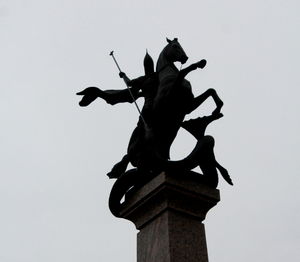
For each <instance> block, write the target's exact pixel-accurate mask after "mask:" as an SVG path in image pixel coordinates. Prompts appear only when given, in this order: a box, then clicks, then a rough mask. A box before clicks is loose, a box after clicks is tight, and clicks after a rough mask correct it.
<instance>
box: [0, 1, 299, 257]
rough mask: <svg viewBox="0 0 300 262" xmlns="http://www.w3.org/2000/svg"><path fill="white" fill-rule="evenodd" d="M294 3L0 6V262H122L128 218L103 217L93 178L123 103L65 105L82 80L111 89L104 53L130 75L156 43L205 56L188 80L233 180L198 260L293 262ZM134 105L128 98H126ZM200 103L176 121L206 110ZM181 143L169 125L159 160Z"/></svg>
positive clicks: (103, 199) (130, 245)
mask: <svg viewBox="0 0 300 262" xmlns="http://www.w3.org/2000/svg"><path fill="white" fill-rule="evenodd" d="M299 8H300V4H299V1H297V0H295V1H292V0H284V1H283V0H272V1H271V0H265V1H261V0H251V1H243V0H242V1H241V0H236V1H235V0H227V1H216V0H210V1H202V0H201V1H199V0H197V1H196V0H195V1H177V0H172V1H170V0H165V1H161V0H160V1H158V0H152V1H147V2H146V1H141V0H139V1H138V0H132V1H129V0H123V1H122V0H119V1H115V0H110V1H104V0H76V1H75V0H73V1H71V0H51V1H50V0H47V1H46V0H39V1H38V0H0V87H1V96H0V100H1V103H0V119H1V131H0V158H1V165H0V210H1V214H0V261H1V262H41V261H42V262H83V261H89V262H99V261H126V262H127V261H128V262H131V261H135V260H136V233H137V231H136V230H135V228H134V225H133V224H131V223H130V222H128V221H125V220H122V219H116V218H114V217H113V216H112V215H111V214H110V212H109V209H108V206H107V201H108V196H109V192H110V189H111V186H112V184H113V181H112V180H109V179H108V178H107V177H106V173H107V172H108V171H109V170H110V169H111V167H112V166H113V165H114V164H115V163H116V162H117V161H118V160H120V158H121V157H122V156H123V154H124V153H125V152H126V148H127V143H128V141H129V137H130V134H131V132H132V130H133V128H134V126H135V124H136V122H137V119H138V115H137V112H136V109H135V108H134V106H133V105H118V106H115V107H111V106H109V105H107V104H106V103H104V102H103V101H100V100H99V101H95V102H94V103H93V104H91V106H89V107H87V108H80V107H79V106H78V101H79V97H76V95H75V93H76V92H78V91H80V90H82V89H84V88H86V87H88V86H99V87H101V88H103V89H106V88H110V89H121V88H124V87H125V86H124V83H123V82H122V80H121V79H120V78H119V77H118V71H117V68H116V67H115V65H114V64H113V61H112V60H111V57H110V56H109V52H110V51H111V50H115V54H116V57H117V59H118V60H119V63H120V65H121V67H122V69H123V71H125V72H126V73H127V74H128V76H129V77H137V76H140V75H142V73H143V66H142V61H143V57H144V54H145V50H146V48H148V50H149V53H150V54H151V55H152V57H153V58H154V60H155V61H156V60H157V57H158V55H159V53H160V51H161V50H162V48H163V47H164V46H165V44H166V41H165V37H169V38H172V39H173V38H174V37H178V38H179V41H180V43H181V45H182V47H183V48H184V49H185V51H186V53H187V55H188V56H189V57H190V59H189V61H188V64H189V63H192V62H196V61H199V60H200V59H203V58H205V59H207V61H208V63H207V66H206V68H205V69H203V70H198V71H195V72H193V73H191V74H190V75H188V77H187V78H188V79H189V80H190V81H191V83H192V87H193V92H194V94H195V95H198V94H201V93H202V92H204V91H205V90H206V89H207V88H211V87H213V88H215V89H216V90H217V92H218V94H219V95H220V97H221V98H222V99H223V101H224V103H225V105H224V108H223V113H224V118H222V119H220V120H219V121H217V122H214V123H213V124H211V126H209V128H208V130H207V134H210V135H213V136H214V137H215V139H216V147H215V152H216V157H217V159H218V160H219V162H220V163H222V164H223V165H224V166H225V167H226V168H227V169H228V170H229V171H230V174H231V176H232V179H233V182H234V184H235V185H234V187H230V186H229V185H227V184H225V182H224V181H223V180H221V181H220V184H219V189H220V191H221V202H220V203H219V204H218V205H217V206H216V207H215V208H214V209H213V210H211V211H210V213H209V214H208V216H207V219H206V221H205V225H206V234H207V244H208V251H209V257H210V261H212V262H229V261H230V262H240V261H243V262H250V261H251V262H252V261H261V262H265V261H272V262H282V261H297V260H298V259H299V257H300V254H299V253H300V249H299V243H300V211H299V204H300V203H299V202H300V201H299V199H300V198H299V186H300V178H299V176H300V173H299V170H300V161H299V155H300V154H299V153H300V152H299V151H300V150H299V146H300V145H299V144H300V143H299V142H300V138H299V133H300V123H299V122H300V120H299V113H300V110H299V109H300V107H299V95H300V91H299V87H300V81H299V61H300V53H299V46H300V37H299V31H300V16H299ZM139 103H140V105H141V104H142V101H140V102H139ZM213 109H214V104H213V102H212V101H211V100H209V101H207V103H206V104H205V105H203V107H202V108H199V109H198V110H196V112H194V113H193V114H192V115H191V116H188V118H192V117H197V116H199V115H205V114H210V112H211V111H212V110H213ZM194 144H195V140H194V139H193V138H192V137H191V135H189V134H188V133H185V132H184V131H180V132H179V135H178V138H176V141H175V143H174V146H173V147H172V159H180V158H182V157H184V156H186V155H187V154H188V153H189V151H190V150H191V149H192V148H193V147H194Z"/></svg>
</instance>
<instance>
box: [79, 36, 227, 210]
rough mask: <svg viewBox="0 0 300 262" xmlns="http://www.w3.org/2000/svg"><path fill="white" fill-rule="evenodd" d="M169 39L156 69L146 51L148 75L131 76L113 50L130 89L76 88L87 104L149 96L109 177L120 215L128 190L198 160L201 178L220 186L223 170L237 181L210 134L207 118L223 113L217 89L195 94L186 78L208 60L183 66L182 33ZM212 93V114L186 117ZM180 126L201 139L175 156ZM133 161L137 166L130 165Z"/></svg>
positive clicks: (182, 170) (185, 168) (185, 172)
mask: <svg viewBox="0 0 300 262" xmlns="http://www.w3.org/2000/svg"><path fill="white" fill-rule="evenodd" d="M167 42H168V43H167V45H166V46H165V48H164V49H163V50H162V52H161V53H160V55H159V58H158V61H157V65H156V71H154V63H153V59H152V58H151V56H150V55H149V54H148V53H146V56H145V58H144V69H145V75H144V76H141V77H138V78H136V79H133V80H130V79H128V77H127V76H126V74H125V73H123V72H122V71H121V69H120V68H119V66H118V64H117V61H116V60H115V57H114V56H113V52H112V53H111V55H112V56H113V59H114V61H115V62H116V64H117V66H118V68H119V70H120V77H121V78H123V79H124V81H125V83H126V85H127V89H124V90H106V91H102V90H100V89H99V88H96V87H89V88H86V89H85V90H83V91H81V92H79V93H77V94H78V95H82V96H83V98H82V100H81V101H80V103H79V104H80V106H87V105H89V104H90V103H91V102H93V101H94V100H95V99H96V98H98V97H100V98H102V99H104V100H105V101H106V102H107V103H109V104H111V105H115V104H118V103H123V102H129V103H133V102H134V103H135V100H136V99H138V98H140V97H144V99H145V103H144V106H143V108H142V110H141V111H140V110H139V108H138V106H137V104H136V106H137V108H138V110H139V112H140V117H139V121H138V123H137V126H136V128H135V129H134V131H133V134H132V136H131V139H130V141H129V145H128V149H127V154H126V155H125V156H124V157H123V159H122V160H121V161H120V162H118V163H117V164H116V165H115V166H114V167H113V169H112V170H111V171H110V172H109V173H108V176H109V177H110V178H116V179H117V181H116V182H115V184H114V186H113V188H112V191H111V194H110V199H109V206H110V210H111V212H112V213H113V214H114V215H115V216H118V215H119V213H118V212H119V209H120V206H121V204H120V200H121V199H122V197H123V196H124V195H125V194H126V193H127V192H128V191H129V190H130V191H133V190H135V189H136V188H137V187H139V186H140V185H142V184H143V183H146V182H147V181H148V180H149V179H151V178H152V177H153V176H155V175H157V174H159V173H160V172H162V171H167V172H168V171H172V172H173V173H178V174H182V175H188V174H195V172H191V170H192V169H193V168H195V167H197V166H199V167H200V168H201V170H202V172H203V175H200V174H197V176H199V179H200V180H201V182H202V183H205V184H207V185H209V186H211V187H214V188H216V187H217V185H218V171H217V170H219V172H220V173H221V175H222V176H223V178H224V179H225V180H226V181H227V182H228V183H229V184H231V185H232V181H231V178H230V176H229V174H228V172H227V170H226V169H225V168H224V167H222V166H221V165H220V164H219V163H218V162H217V161H216V159H215V156H214V152H213V148H214V139H213V137H211V136H206V135H205V129H206V127H207V126H208V124H210V123H211V122H212V121H214V120H217V119H219V118H221V117H222V116H223V115H222V113H221V108H222V106H223V102H222V100H221V99H220V98H219V96H218V95H217V92H216V91H215V90H214V89H208V90H207V91H205V92H204V93H203V94H201V95H199V96H197V97H194V95H193V93H192V88H191V84H190V83H189V82H188V81H187V80H186V79H185V77H186V75H187V74H189V73H190V72H191V71H194V70H196V69H198V68H200V69H203V68H204V67H205V66H206V60H201V61H199V62H197V63H194V64H192V65H190V66H188V67H186V68H185V69H182V70H178V69H177V67H176V66H175V65H174V62H181V63H182V64H185V63H186V61H187V60H188V57H187V55H186V54H185V52H184V50H183V48H182V47H181V45H180V44H179V42H178V40H177V38H175V39H174V40H169V39H167ZM210 96H211V97H212V98H213V100H214V101H215V104H216V109H215V110H214V111H213V112H212V114H211V115H210V116H206V117H202V118H197V119H192V120H189V121H183V120H184V117H185V116H186V115H187V114H189V113H191V112H192V111H193V110H195V109H196V108H197V107H198V106H200V105H201V104H202V103H203V102H204V101H205V100H206V99H207V98H208V97H210ZM180 127H182V128H184V129H186V130H187V131H188V132H190V133H191V134H192V135H193V136H194V137H195V138H196V139H197V144H196V146H195V148H194V150H193V151H192V152H191V153H190V154H189V155H188V156H187V157H186V158H184V159H183V160H180V161H172V160H170V157H169V150H170V147H171V145H172V143H173V141H174V139H175V137H176V135H177V132H178V130H179V128H180ZM129 162H130V163H131V164H132V165H133V166H134V167H135V169H132V170H129V171H126V170H127V166H128V164H129Z"/></svg>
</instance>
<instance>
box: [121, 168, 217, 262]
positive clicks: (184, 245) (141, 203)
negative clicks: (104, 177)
mask: <svg viewBox="0 0 300 262" xmlns="http://www.w3.org/2000/svg"><path fill="white" fill-rule="evenodd" d="M218 201H220V195H219V190H217V189H212V188H209V187H208V186H206V185H203V184H200V183H199V179H198V175H187V176H184V175H182V176H178V175H176V176H175V175H172V174H166V173H164V172H163V173H161V174H160V175H158V176H157V177H155V178H154V179H152V180H151V181H150V182H148V183H147V184H146V185H145V186H143V187H142V188H140V189H139V190H137V191H136V192H134V193H132V194H130V195H128V196H127V197H126V200H125V202H124V204H123V207H122V211H121V216H122V217H123V218H125V219H128V220H130V221H132V222H133V223H134V224H135V226H136V228H137V229H139V230H140V232H139V233H138V235H137V262H207V261H208V255H207V246H206V238H205V229H204V225H203V224H202V221H203V220H204V219H205V216H206V214H207V212H208V211H209V210H210V209H211V208H212V207H213V206H215V205H216V204H217V202H218Z"/></svg>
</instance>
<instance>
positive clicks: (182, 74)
mask: <svg viewBox="0 0 300 262" xmlns="http://www.w3.org/2000/svg"><path fill="white" fill-rule="evenodd" d="M205 65H206V60H205V59H202V60H201V61H199V62H197V63H194V64H191V65H190V66H188V67H187V68H184V69H182V70H180V72H179V78H180V79H183V78H185V77H186V75H187V74H189V73H190V72H191V71H194V70H196V69H197V68H201V69H203V68H204V67H205Z"/></svg>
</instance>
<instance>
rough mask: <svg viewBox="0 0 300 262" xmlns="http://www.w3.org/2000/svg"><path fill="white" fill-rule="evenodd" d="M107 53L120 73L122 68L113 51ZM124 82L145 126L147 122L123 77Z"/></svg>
mask: <svg viewBox="0 0 300 262" xmlns="http://www.w3.org/2000/svg"><path fill="white" fill-rule="evenodd" d="M109 55H110V56H111V57H112V58H113V60H114V62H115V64H116V66H117V67H118V69H119V71H120V73H121V72H122V70H121V68H120V66H119V64H118V62H117V60H116V58H115V56H114V51H111V52H110V53H109ZM123 79H124V78H123ZM124 82H125V84H126V87H127V89H128V91H129V94H130V96H131V98H132V101H133V102H134V104H135V106H136V109H137V111H138V112H139V115H140V117H141V119H142V120H143V122H144V124H145V126H146V127H147V123H146V121H145V119H144V117H143V116H142V112H141V110H140V108H139V106H138V104H137V103H136V99H135V98H134V96H133V94H132V92H131V90H130V88H129V86H128V84H127V82H126V81H125V79H124Z"/></svg>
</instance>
